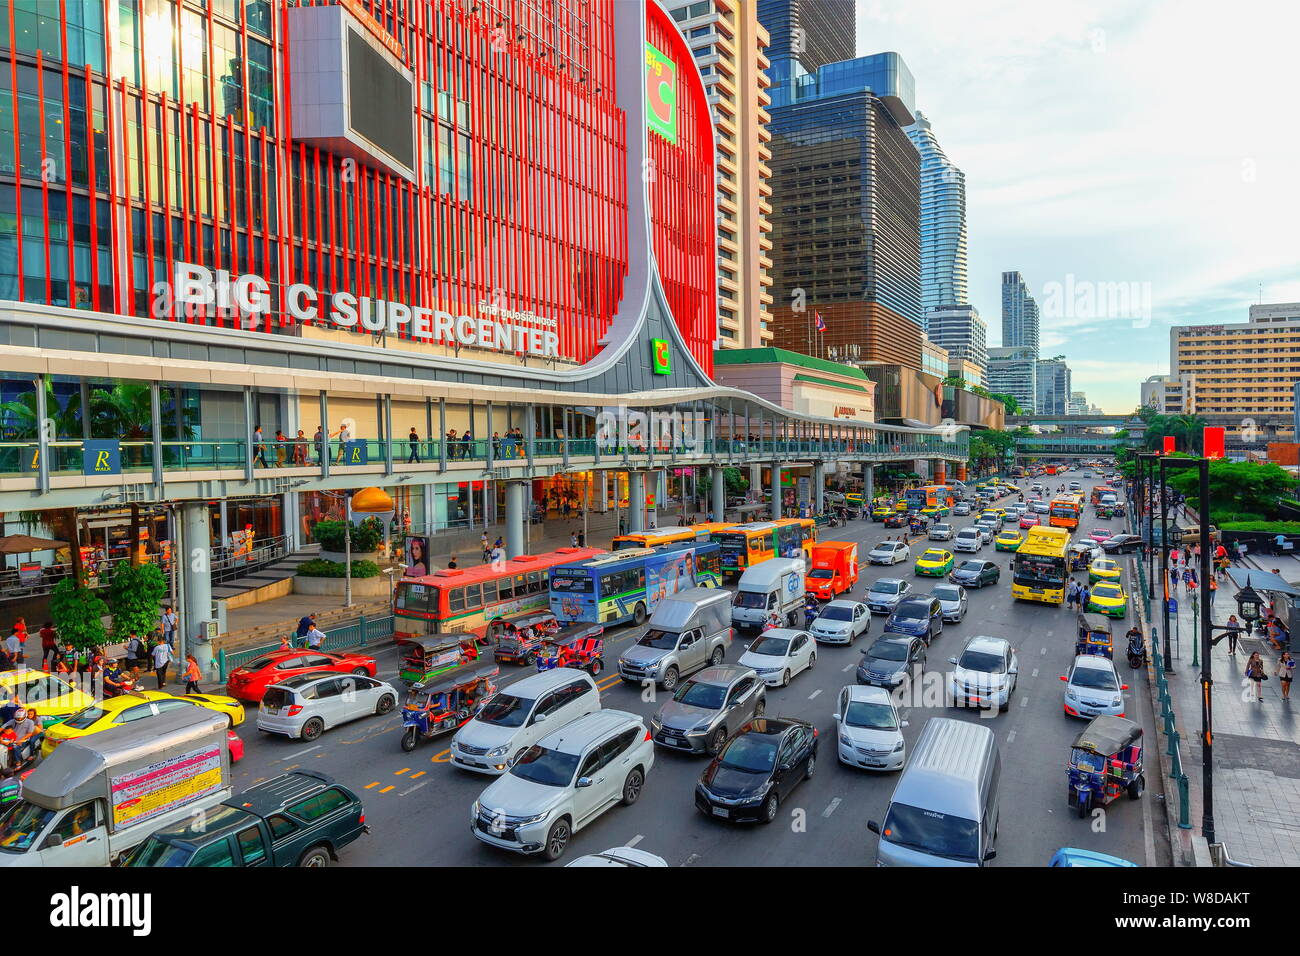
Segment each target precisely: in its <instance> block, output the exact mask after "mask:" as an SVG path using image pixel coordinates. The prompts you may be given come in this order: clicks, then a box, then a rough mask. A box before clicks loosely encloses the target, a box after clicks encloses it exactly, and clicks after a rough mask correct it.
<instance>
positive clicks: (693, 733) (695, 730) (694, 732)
mask: <svg viewBox="0 0 1300 956" xmlns="http://www.w3.org/2000/svg"><path fill="white" fill-rule="evenodd" d="M709 730H710V726H709V725H708V724H700V725H699V726H697V727H692V728H691V729H690V730H688V731H686V736H687V737H700V736H703V735H704V734H707V733H708V732H709Z"/></svg>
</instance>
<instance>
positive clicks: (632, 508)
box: [627, 471, 646, 533]
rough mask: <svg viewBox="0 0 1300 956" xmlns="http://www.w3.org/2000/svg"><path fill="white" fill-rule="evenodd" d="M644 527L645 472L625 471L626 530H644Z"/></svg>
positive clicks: (631, 531)
mask: <svg viewBox="0 0 1300 956" xmlns="http://www.w3.org/2000/svg"><path fill="white" fill-rule="evenodd" d="M645 529H646V527H645V472H644V471H629V472H628V473H627V530H628V532H629V533H633V532H637V531H644V530H645Z"/></svg>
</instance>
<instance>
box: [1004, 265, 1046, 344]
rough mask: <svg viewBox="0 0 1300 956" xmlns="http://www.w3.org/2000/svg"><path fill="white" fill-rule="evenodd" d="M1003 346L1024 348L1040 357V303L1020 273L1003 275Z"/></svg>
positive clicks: (1005, 273)
mask: <svg viewBox="0 0 1300 956" xmlns="http://www.w3.org/2000/svg"><path fill="white" fill-rule="evenodd" d="M1002 346H1003V347H1004V348H1013V347H1016V346H1023V347H1025V348H1030V349H1033V350H1034V356H1035V357H1037V355H1038V303H1037V302H1036V301H1034V297H1033V296H1032V295H1030V294H1029V284H1028V283H1026V282H1025V277H1024V276H1022V275H1021V274H1020V273H1019V272H1004V273H1002Z"/></svg>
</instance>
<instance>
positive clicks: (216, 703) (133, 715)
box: [41, 690, 244, 757]
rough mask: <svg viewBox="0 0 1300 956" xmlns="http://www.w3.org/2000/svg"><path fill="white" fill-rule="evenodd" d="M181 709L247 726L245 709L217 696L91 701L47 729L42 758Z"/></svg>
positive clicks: (145, 694)
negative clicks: (66, 746)
mask: <svg viewBox="0 0 1300 956" xmlns="http://www.w3.org/2000/svg"><path fill="white" fill-rule="evenodd" d="M182 707H204V708H206V709H208V710H212V711H216V712H217V713H219V714H225V715H226V719H227V720H228V721H230V726H231V727H238V726H239V725H240V724H242V723H243V722H244V705H243V704H241V703H240V702H239V701H237V700H235V698H233V697H223V696H220V695H218V694H189V695H187V696H185V697H177V696H176V695H175V694H167V693H164V692H163V691H160V690H140V691H134V692H132V693H129V694H122V695H121V696H119V697H110V698H108V699H107V700H101V701H98V702H96V701H91V702H90V706H88V707H85V708H83V709H82V710H81V711H80V712H79V713H75V714H73V715H72V716H70V717H68V718H67V719H66V720H64V721H63V722H62V723H60V724H55V725H54V726H52V727H46V728H45V743H44V744H42V745H41V756H43V757H48V756H49V755H50V753H51V752H53V750H54V748H55V747H57V746H58V745H59V744H61V743H63V741H65V740H72V739H73V738H75V737H85V736H87V735H89V734H95V733H99V731H101V730H108V729H109V728H110V727H120V726H121V725H122V724H129V723H130V722H131V721H133V720H141V719H143V718H145V717H152V716H154V715H155V714H163V713H166V712H167V711H170V710H179V709H181V708H182Z"/></svg>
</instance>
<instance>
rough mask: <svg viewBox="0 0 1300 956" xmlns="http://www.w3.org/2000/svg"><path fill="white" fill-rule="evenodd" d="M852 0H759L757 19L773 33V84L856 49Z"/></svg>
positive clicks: (849, 55) (770, 57)
mask: <svg viewBox="0 0 1300 956" xmlns="http://www.w3.org/2000/svg"><path fill="white" fill-rule="evenodd" d="M853 14H854V10H853V0H758V19H759V22H760V23H762V24H763V27H764V29H766V30H767V32H768V34H769V35H770V37H771V45H770V46H769V47H768V50H767V56H768V60H769V61H770V62H771V66H770V67H769V68H768V71H767V74H768V76H769V77H771V79H772V82H773V83H774V84H780V83H782V82H784V81H785V80H787V79H789V78H791V77H793V76H799V75H803V74H807V73H815V72H817V70H819V69H821V68H822V67H823V66H825V65H826V64H827V63H835V62H837V61H839V60H851V59H853V54H854V53H855V52H856V51H857V44H856V42H855V37H854V34H855V30H854V23H853Z"/></svg>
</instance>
